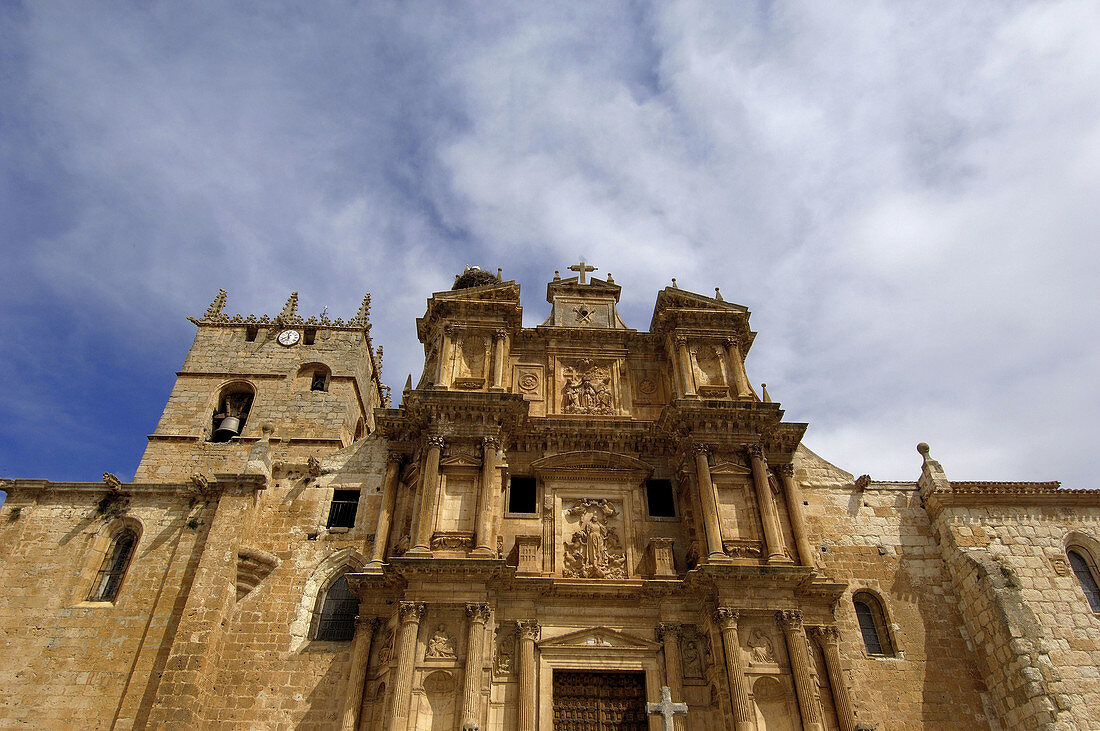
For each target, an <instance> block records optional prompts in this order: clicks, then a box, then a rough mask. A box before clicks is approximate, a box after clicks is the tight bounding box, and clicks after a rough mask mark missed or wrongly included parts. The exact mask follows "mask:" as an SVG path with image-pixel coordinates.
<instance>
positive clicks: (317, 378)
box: [309, 371, 328, 391]
mask: <svg viewBox="0 0 1100 731" xmlns="http://www.w3.org/2000/svg"><path fill="white" fill-rule="evenodd" d="M309 390H310V391H327V390H328V375H327V374H326V373H325V372H324V371H316V372H314V374H313V383H312V384H311V385H310V387H309Z"/></svg>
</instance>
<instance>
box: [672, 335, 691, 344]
mask: <svg viewBox="0 0 1100 731" xmlns="http://www.w3.org/2000/svg"><path fill="white" fill-rule="evenodd" d="M672 342H674V343H676V347H680V346H681V345H687V344H688V339H687V335H677V336H676V337H674V338H672Z"/></svg>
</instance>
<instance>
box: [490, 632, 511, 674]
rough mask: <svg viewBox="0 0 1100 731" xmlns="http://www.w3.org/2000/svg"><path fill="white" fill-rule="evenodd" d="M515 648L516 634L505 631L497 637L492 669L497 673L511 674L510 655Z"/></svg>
mask: <svg viewBox="0 0 1100 731" xmlns="http://www.w3.org/2000/svg"><path fill="white" fill-rule="evenodd" d="M515 648H516V635H515V633H514V632H507V633H504V634H502V635H500V637H499V638H498V639H497V651H496V656H495V657H494V658H493V671H494V672H496V674H497V675H511V673H512V655H513V653H514V652H515Z"/></svg>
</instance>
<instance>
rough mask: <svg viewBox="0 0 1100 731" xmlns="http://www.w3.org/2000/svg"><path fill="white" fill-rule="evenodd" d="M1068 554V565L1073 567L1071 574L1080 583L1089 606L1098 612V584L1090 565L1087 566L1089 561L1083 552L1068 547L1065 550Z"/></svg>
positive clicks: (1099, 595) (1099, 602)
mask: <svg viewBox="0 0 1100 731" xmlns="http://www.w3.org/2000/svg"><path fill="white" fill-rule="evenodd" d="M1067 555H1068V556H1069V565H1070V568H1072V569H1073V575H1074V576H1076V577H1077V581H1078V583H1080V584H1081V589H1082V591H1084V592H1085V598H1086V599H1088V601H1089V606H1090V607H1091V608H1092V611H1094V612H1100V586H1097V584H1096V577H1095V576H1093V573H1092V567H1091V566H1089V563H1090V561H1089V560H1088V558H1086V557H1085V554H1084V553H1083V552H1081V551H1078V550H1076V549H1070V550H1069V551H1067Z"/></svg>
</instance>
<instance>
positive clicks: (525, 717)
mask: <svg viewBox="0 0 1100 731" xmlns="http://www.w3.org/2000/svg"><path fill="white" fill-rule="evenodd" d="M516 629H517V632H518V634H519V708H517V709H516V724H517V725H516V727H517V728H518V729H519V731H535V727H536V726H537V724H538V717H539V707H538V692H537V690H536V685H535V642H536V641H537V640H538V638H539V630H540V629H541V628H540V627H539V625H538V622H536V621H535V620H533V619H526V620H523V621H520V622H516Z"/></svg>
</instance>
